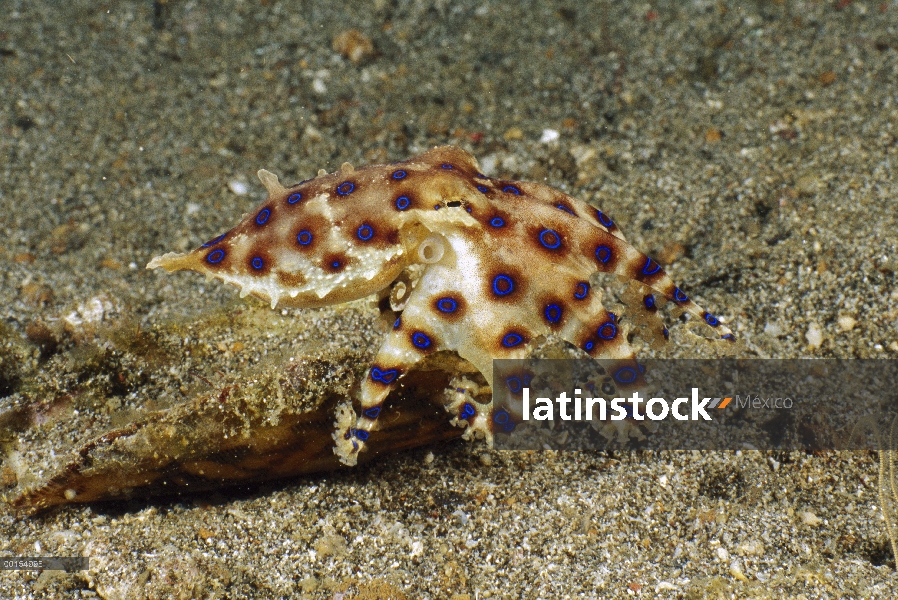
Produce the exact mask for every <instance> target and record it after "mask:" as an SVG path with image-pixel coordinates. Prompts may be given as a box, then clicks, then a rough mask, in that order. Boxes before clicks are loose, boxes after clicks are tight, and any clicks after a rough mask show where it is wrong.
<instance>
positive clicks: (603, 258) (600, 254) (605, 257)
mask: <svg viewBox="0 0 898 600" xmlns="http://www.w3.org/2000/svg"><path fill="white" fill-rule="evenodd" d="M596 260H598V261H599V262H600V263H602V264H603V265H604V264H608V261H609V260H611V248H609V247H608V246H606V245H604V244H602V245H600V246H598V247H597V248H596Z"/></svg>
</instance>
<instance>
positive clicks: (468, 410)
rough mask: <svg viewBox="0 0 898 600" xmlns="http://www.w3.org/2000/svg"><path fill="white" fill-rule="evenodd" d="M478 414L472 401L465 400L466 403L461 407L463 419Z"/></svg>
mask: <svg viewBox="0 0 898 600" xmlns="http://www.w3.org/2000/svg"><path fill="white" fill-rule="evenodd" d="M476 414H477V410H476V409H475V408H474V407H473V406H472V405H471V403H470V402H465V405H464V406H462V407H461V415H459V416H460V417H461V418H462V419H469V418H471V417H473V416H475V415H476Z"/></svg>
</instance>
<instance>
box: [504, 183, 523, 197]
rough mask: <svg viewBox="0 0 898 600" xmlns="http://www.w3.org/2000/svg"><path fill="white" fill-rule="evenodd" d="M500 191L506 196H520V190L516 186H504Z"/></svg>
mask: <svg viewBox="0 0 898 600" xmlns="http://www.w3.org/2000/svg"><path fill="white" fill-rule="evenodd" d="M502 191H503V192H506V193H508V194H514V195H515V196H520V195H521V188H519V187H518V186H516V185H506V186H505V187H504V188H502Z"/></svg>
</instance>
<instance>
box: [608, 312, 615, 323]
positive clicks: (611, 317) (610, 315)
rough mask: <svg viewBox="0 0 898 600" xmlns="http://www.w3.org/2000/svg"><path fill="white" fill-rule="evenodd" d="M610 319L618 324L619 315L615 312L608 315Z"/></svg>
mask: <svg viewBox="0 0 898 600" xmlns="http://www.w3.org/2000/svg"><path fill="white" fill-rule="evenodd" d="M608 318H609V319H611V322H612V323H617V315H616V314H614V313H613V312H610V313H608Z"/></svg>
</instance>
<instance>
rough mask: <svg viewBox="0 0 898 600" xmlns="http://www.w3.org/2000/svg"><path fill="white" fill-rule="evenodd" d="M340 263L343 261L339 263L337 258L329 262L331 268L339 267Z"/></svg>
mask: <svg viewBox="0 0 898 600" xmlns="http://www.w3.org/2000/svg"><path fill="white" fill-rule="evenodd" d="M342 264H343V263H341V262H340V261H339V260H335V261H334V262H332V263H331V268H332V269H339V268H340V267H341V266H342Z"/></svg>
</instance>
